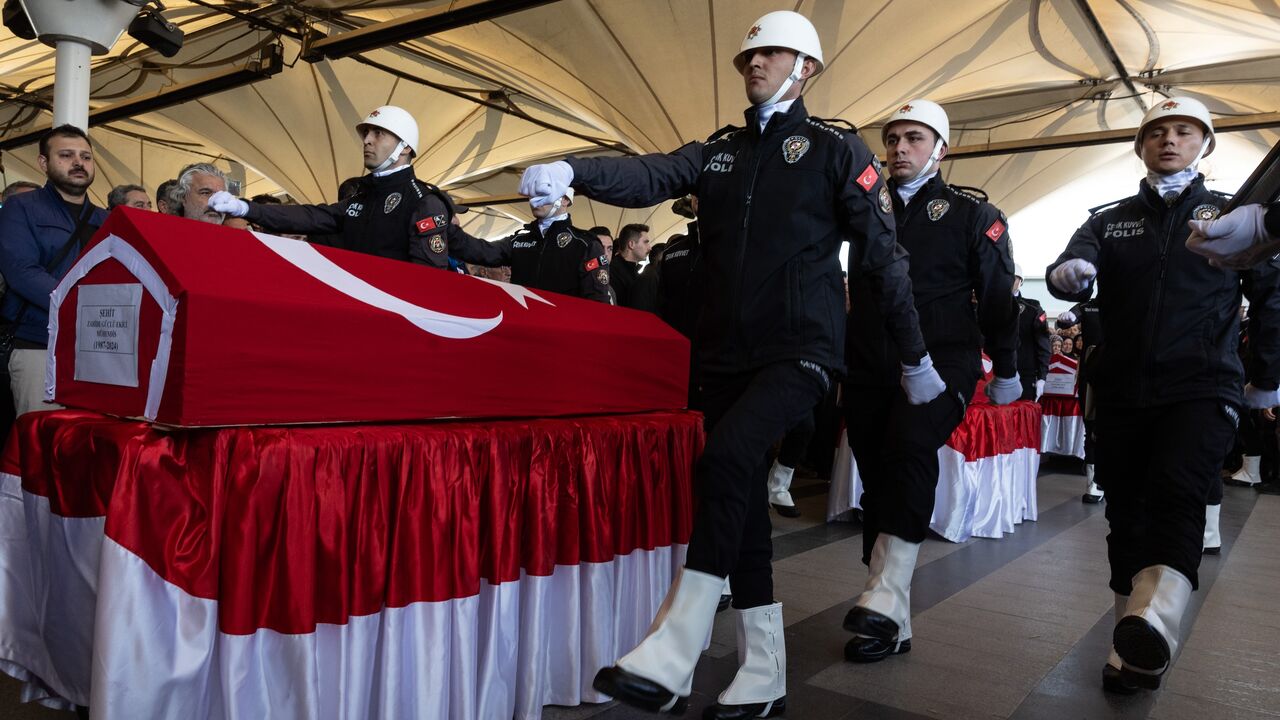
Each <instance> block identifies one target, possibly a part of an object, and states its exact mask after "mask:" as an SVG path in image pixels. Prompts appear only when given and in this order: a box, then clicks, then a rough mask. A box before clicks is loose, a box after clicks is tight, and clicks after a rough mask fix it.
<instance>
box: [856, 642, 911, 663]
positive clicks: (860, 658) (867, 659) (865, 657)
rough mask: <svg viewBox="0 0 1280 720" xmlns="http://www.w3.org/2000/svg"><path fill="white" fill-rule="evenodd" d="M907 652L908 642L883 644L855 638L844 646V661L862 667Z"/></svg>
mask: <svg viewBox="0 0 1280 720" xmlns="http://www.w3.org/2000/svg"><path fill="white" fill-rule="evenodd" d="M909 652H911V641H910V640H903V641H902V642H897V641H890V642H885V641H883V640H876V639H873V638H862V637H856V638H854V639H852V640H850V641H849V642H847V643H845V645H844V659H845V660H848V661H849V662H851V663H859V664H863V665H865V664H867V663H873V662H880V661H881V660H884V659H886V658H890V657H893V656H894V655H905V654H906V653H909Z"/></svg>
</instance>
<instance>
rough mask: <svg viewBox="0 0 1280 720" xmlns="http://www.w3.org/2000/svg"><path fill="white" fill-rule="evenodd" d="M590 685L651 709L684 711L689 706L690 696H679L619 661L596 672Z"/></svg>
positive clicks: (614, 696)
mask: <svg viewBox="0 0 1280 720" xmlns="http://www.w3.org/2000/svg"><path fill="white" fill-rule="evenodd" d="M591 687H593V688H595V689H596V690H598V691H600V692H602V693H604V694H605V695H608V696H610V697H612V698H613V699H615V700H621V701H622V702H623V703H626V704H627V705H630V706H632V707H638V708H640V709H641V710H648V711H649V712H667V713H671V714H672V715H683V714H684V711H685V710H688V709H689V699H688V698H683V697H676V695H675V694H674V693H672V692H671V691H670V690H668V689H666V688H664V687H662V686H661V685H659V684H657V683H655V682H653V681H652V680H647V679H645V678H642V677H640V676H639V675H636V674H634V673H629V672H627V671H626V670H623V669H622V668H620V667H618V666H616V665H615V666H612V667H607V668H603V669H601V670H600V672H598V673H596V679H595V682H593V683H591Z"/></svg>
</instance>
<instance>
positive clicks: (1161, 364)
mask: <svg viewBox="0 0 1280 720" xmlns="http://www.w3.org/2000/svg"><path fill="white" fill-rule="evenodd" d="M1226 201H1227V200H1226V197H1224V196H1222V195H1219V194H1217V193H1214V192H1211V191H1210V190H1208V189H1207V188H1205V186H1204V176H1203V175H1201V176H1198V177H1197V178H1196V180H1195V181H1194V182H1192V184H1191V185H1190V186H1188V187H1187V189H1186V190H1184V191H1183V192H1182V194H1181V195H1179V196H1178V198H1177V199H1176V200H1175V201H1174V202H1173V204H1172V205H1169V204H1167V203H1166V202H1165V201H1164V200H1163V199H1162V198H1161V197H1160V196H1159V195H1157V194H1156V192H1155V191H1154V190H1152V189H1151V187H1150V186H1149V185H1147V183H1146V182H1145V181H1143V182H1142V183H1141V186H1140V189H1139V191H1138V194H1137V195H1134V196H1133V197H1130V198H1126V199H1124V200H1121V201H1120V202H1119V203H1116V204H1114V205H1112V206H1110V207H1107V208H1105V209H1103V210H1101V211H1099V212H1098V213H1096V214H1094V215H1093V217H1091V218H1089V220H1088V221H1087V222H1085V224H1084V225H1082V226H1081V227H1080V229H1079V230H1077V231H1076V233H1075V235H1073V236H1072V238H1071V242H1070V243H1069V244H1068V245H1067V249H1066V250H1065V251H1064V252H1063V253H1062V255H1061V257H1059V258H1058V259H1057V261H1055V262H1054V263H1053V264H1052V265H1050V266H1049V268H1048V270H1047V271H1046V272H1048V273H1052V272H1053V270H1054V269H1055V268H1056V267H1058V266H1059V265H1061V264H1062V263H1064V262H1066V261H1067V260H1070V259H1072V258H1083V259H1084V260H1088V261H1089V262H1091V263H1093V265H1094V266H1095V267H1097V268H1098V277H1097V280H1096V284H1097V286H1098V308H1099V310H1100V312H1101V316H1102V334H1103V342H1102V344H1101V345H1100V346H1098V349H1097V350H1096V351H1094V353H1093V358H1092V360H1091V368H1090V376H1091V379H1092V382H1093V388H1094V390H1095V391H1096V392H1097V394H1098V395H1097V399H1098V402H1099V403H1100V404H1102V405H1112V406H1117V407H1152V406H1159V405H1166V404H1170V403H1175V402H1183V401H1186V400H1203V399H1213V398H1217V399H1221V400H1224V401H1227V402H1230V403H1235V404H1237V405H1238V404H1240V403H1241V401H1242V387H1243V381H1244V379H1245V376H1246V369H1245V368H1244V367H1243V366H1242V364H1241V362H1240V357H1239V355H1238V354H1237V352H1236V345H1237V343H1238V340H1239V329H1238V323H1239V314H1238V313H1239V309H1240V302H1241V293H1242V291H1243V294H1244V295H1245V296H1247V297H1248V298H1249V308H1250V312H1249V315H1250V325H1249V337H1250V344H1251V345H1252V348H1251V353H1250V356H1251V359H1250V362H1249V367H1248V368H1247V376H1248V379H1249V381H1250V382H1252V383H1253V384H1254V385H1255V386H1256V387H1258V388H1259V389H1263V390H1274V389H1275V388H1276V383H1277V381H1280V293H1278V292H1277V285H1278V284H1280V261H1277V260H1276V259H1274V258H1273V259H1271V260H1269V261H1267V262H1266V263H1262V264H1259V265H1257V266H1255V267H1254V268H1252V269H1251V270H1248V271H1245V272H1236V271H1233V270H1224V269H1221V268H1216V267H1213V266H1212V265H1210V264H1209V262H1208V260H1206V259H1205V258H1204V257H1202V256H1200V255H1196V254H1195V253H1193V252H1191V251H1190V250H1188V249H1187V247H1186V241H1187V235H1188V234H1190V229H1189V228H1188V227H1187V221H1188V220H1190V219H1192V218H1197V219H1209V218H1213V217H1216V216H1217V214H1218V213H1219V212H1220V211H1221V208H1222V207H1223V206H1224V205H1226ZM1049 291H1050V292H1052V293H1053V294H1054V296H1055V297H1059V298H1062V299H1064V300H1075V301H1083V300H1087V299H1089V297H1090V295H1091V294H1092V293H1093V284H1091V285H1090V286H1089V287H1087V288H1085V289H1084V290H1083V291H1082V292H1080V293H1077V294H1074V295H1072V294H1068V293H1064V292H1062V291H1061V290H1060V289H1058V288H1057V287H1055V286H1054V285H1053V283H1052V282H1050V283H1049Z"/></svg>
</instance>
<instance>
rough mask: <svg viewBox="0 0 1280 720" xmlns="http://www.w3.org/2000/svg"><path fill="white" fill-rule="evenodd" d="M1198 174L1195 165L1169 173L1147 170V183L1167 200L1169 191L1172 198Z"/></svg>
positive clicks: (1179, 193) (1180, 192)
mask: <svg viewBox="0 0 1280 720" xmlns="http://www.w3.org/2000/svg"><path fill="white" fill-rule="evenodd" d="M1199 174H1200V171H1199V170H1197V169H1196V166H1195V165H1191V166H1190V167H1188V168H1186V169H1185V170H1181V171H1179V172H1176V173H1171V174H1169V175H1161V174H1159V173H1153V172H1149V173H1147V184H1148V185H1150V186H1151V189H1153V190H1155V191H1156V194H1157V195H1159V196H1160V197H1162V198H1165V200H1166V201H1167V200H1168V199H1169V198H1170V193H1172V197H1174V198H1176V197H1178V196H1179V195H1181V194H1182V191H1183V190H1186V189H1187V186H1188V185H1190V184H1191V183H1192V182H1194V181H1195V179H1196V176H1197V175H1199Z"/></svg>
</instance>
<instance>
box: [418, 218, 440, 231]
mask: <svg viewBox="0 0 1280 720" xmlns="http://www.w3.org/2000/svg"><path fill="white" fill-rule="evenodd" d="M417 225H418V232H420V233H424V232H427V231H428V230H434V229H435V228H436V221H435V218H431V217H424V218H422V219H421V220H419V221H418V223H417Z"/></svg>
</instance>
